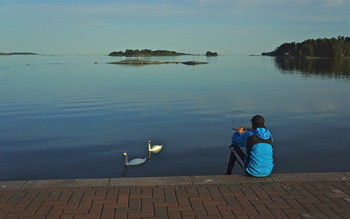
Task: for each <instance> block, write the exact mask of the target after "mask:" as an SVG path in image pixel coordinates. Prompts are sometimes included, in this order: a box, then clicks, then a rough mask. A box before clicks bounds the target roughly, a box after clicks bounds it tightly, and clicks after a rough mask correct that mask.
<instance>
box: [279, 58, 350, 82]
mask: <svg viewBox="0 0 350 219" xmlns="http://www.w3.org/2000/svg"><path fill="white" fill-rule="evenodd" d="M275 64H276V66H277V67H278V68H279V69H280V70H282V73H283V74H295V73H299V74H301V75H302V76H305V77H313V76H321V77H327V78H346V79H350V59H309V58H308V59H307V58H283V57H276V58H275Z"/></svg>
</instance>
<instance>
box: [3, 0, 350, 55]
mask: <svg viewBox="0 0 350 219" xmlns="http://www.w3.org/2000/svg"><path fill="white" fill-rule="evenodd" d="M349 11H350V0H59V1H58V0H0V52H36V53H39V54H96V55H100V54H108V53H110V52H112V51H124V50H125V49H152V50H157V49H164V50H172V51H177V52H184V53H191V54H205V52H206V51H213V52H218V53H219V54H222V55H249V54H261V52H268V51H272V50H274V49H275V48H276V47H278V46H279V45H280V44H282V43H285V42H302V41H304V40H306V39H316V38H325V37H326V38H330V37H337V36H350V13H349Z"/></svg>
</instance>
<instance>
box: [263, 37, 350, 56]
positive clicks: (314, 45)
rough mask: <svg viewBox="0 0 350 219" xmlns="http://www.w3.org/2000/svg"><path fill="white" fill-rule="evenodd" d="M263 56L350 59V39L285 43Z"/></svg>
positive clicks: (340, 38) (339, 38) (264, 53)
mask: <svg viewBox="0 0 350 219" xmlns="http://www.w3.org/2000/svg"><path fill="white" fill-rule="evenodd" d="M261 55H263V56H276V57H302V58H348V57H350V37H344V36H339V37H338V38H334V37H333V38H330V39H327V38H324V39H316V40H314V39H308V40H305V41H303V42H302V43H295V42H292V43H283V44H282V45H280V46H279V47H277V48H276V49H275V50H274V51H272V52H263V53H262V54H261Z"/></svg>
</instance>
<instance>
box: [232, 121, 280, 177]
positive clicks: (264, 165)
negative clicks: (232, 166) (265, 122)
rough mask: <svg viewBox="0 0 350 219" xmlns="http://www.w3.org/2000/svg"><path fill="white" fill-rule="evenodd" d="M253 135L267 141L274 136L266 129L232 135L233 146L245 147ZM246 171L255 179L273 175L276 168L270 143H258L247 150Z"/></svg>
mask: <svg viewBox="0 0 350 219" xmlns="http://www.w3.org/2000/svg"><path fill="white" fill-rule="evenodd" d="M252 135H256V137H258V138H260V139H262V140H267V139H269V138H271V140H272V135H271V133H270V131H269V130H267V129H266V128H257V129H253V130H251V131H248V132H244V133H243V134H241V133H239V132H235V133H233V135H232V144H234V145H236V146H239V147H245V146H246V143H247V139H248V138H249V137H251V136H252ZM246 163H247V165H246V169H245V170H246V171H247V173H249V174H250V175H252V176H255V177H264V176H268V175H270V174H271V172H272V169H273V167H274V164H273V148H272V145H271V144H268V143H257V144H254V145H253V146H252V147H251V148H247V160H246Z"/></svg>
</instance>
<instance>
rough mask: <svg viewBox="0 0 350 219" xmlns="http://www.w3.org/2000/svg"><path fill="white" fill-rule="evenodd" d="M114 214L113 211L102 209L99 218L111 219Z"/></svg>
mask: <svg viewBox="0 0 350 219" xmlns="http://www.w3.org/2000/svg"><path fill="white" fill-rule="evenodd" d="M114 213H115V209H112V208H110V209H108V208H104V209H103V210H102V215H101V218H113V217H114Z"/></svg>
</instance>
